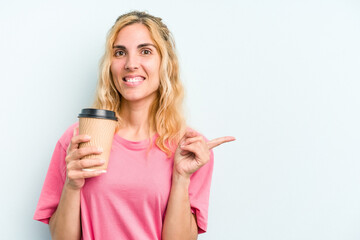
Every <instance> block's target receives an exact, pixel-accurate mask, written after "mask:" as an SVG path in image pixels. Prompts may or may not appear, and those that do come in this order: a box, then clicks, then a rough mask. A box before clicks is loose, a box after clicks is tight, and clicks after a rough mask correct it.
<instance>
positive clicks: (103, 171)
mask: <svg viewBox="0 0 360 240" xmlns="http://www.w3.org/2000/svg"><path fill="white" fill-rule="evenodd" d="M97 173H106V170H99V171H97Z"/></svg>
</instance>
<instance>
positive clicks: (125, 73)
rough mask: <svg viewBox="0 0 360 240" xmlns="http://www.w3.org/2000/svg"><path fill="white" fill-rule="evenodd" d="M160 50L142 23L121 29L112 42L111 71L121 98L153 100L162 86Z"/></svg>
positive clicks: (132, 100) (127, 99) (133, 100)
mask: <svg viewBox="0 0 360 240" xmlns="http://www.w3.org/2000/svg"><path fill="white" fill-rule="evenodd" d="M160 61H161V59H160V54H159V52H158V51H157V49H156V47H155V43H154V42H153V40H152V39H151V37H150V32H149V30H148V29H147V28H146V26H144V25H143V24H140V23H135V24H131V25H129V26H126V27H124V28H123V29H121V30H120V32H119V33H118V35H117V38H116V40H115V42H114V45H113V52H112V62H111V67H110V69H111V73H112V77H113V79H114V83H115V86H116V88H117V90H118V91H119V92H120V94H121V96H122V99H123V100H124V101H129V102H139V101H140V102H141V101H145V102H148V101H149V102H152V101H153V99H154V98H155V96H156V91H157V90H158V88H159V84H160V79H159V69H160Z"/></svg>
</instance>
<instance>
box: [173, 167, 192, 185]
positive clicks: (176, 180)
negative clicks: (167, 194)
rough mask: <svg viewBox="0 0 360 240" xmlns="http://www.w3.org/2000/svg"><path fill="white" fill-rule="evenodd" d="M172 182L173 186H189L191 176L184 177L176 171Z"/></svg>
mask: <svg viewBox="0 0 360 240" xmlns="http://www.w3.org/2000/svg"><path fill="white" fill-rule="evenodd" d="M172 182H173V184H174V183H175V184H181V185H186V186H189V184H190V175H182V174H179V173H176V172H175V171H174V172H173V176H172Z"/></svg>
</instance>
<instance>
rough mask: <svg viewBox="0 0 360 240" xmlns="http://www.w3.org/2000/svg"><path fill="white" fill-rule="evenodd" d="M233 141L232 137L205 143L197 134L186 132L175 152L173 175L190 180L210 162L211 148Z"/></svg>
mask: <svg viewBox="0 0 360 240" xmlns="http://www.w3.org/2000/svg"><path fill="white" fill-rule="evenodd" d="M234 140H235V138H234V137H220V138H216V139H213V140H211V141H209V142H206V141H205V139H204V137H203V136H201V135H200V134H199V133H197V132H195V131H192V130H188V131H186V133H185V134H184V136H183V137H182V139H181V140H180V142H179V145H178V147H177V149H176V151H175V156H174V170H173V174H178V175H181V176H184V177H186V178H190V176H191V174H193V173H194V172H196V171H197V170H198V169H200V168H201V167H202V166H204V165H205V164H206V163H207V162H208V161H209V160H210V150H211V149H212V148H214V147H217V146H219V145H221V144H223V143H226V142H230V141H234Z"/></svg>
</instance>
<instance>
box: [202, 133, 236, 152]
mask: <svg viewBox="0 0 360 240" xmlns="http://www.w3.org/2000/svg"><path fill="white" fill-rule="evenodd" d="M234 140H236V139H235V137H232V136H226V137H219V138H215V139H213V140H211V141H209V142H207V145H208V147H209V149H212V148H214V147H217V146H219V145H221V144H223V143H226V142H231V141H234Z"/></svg>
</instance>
